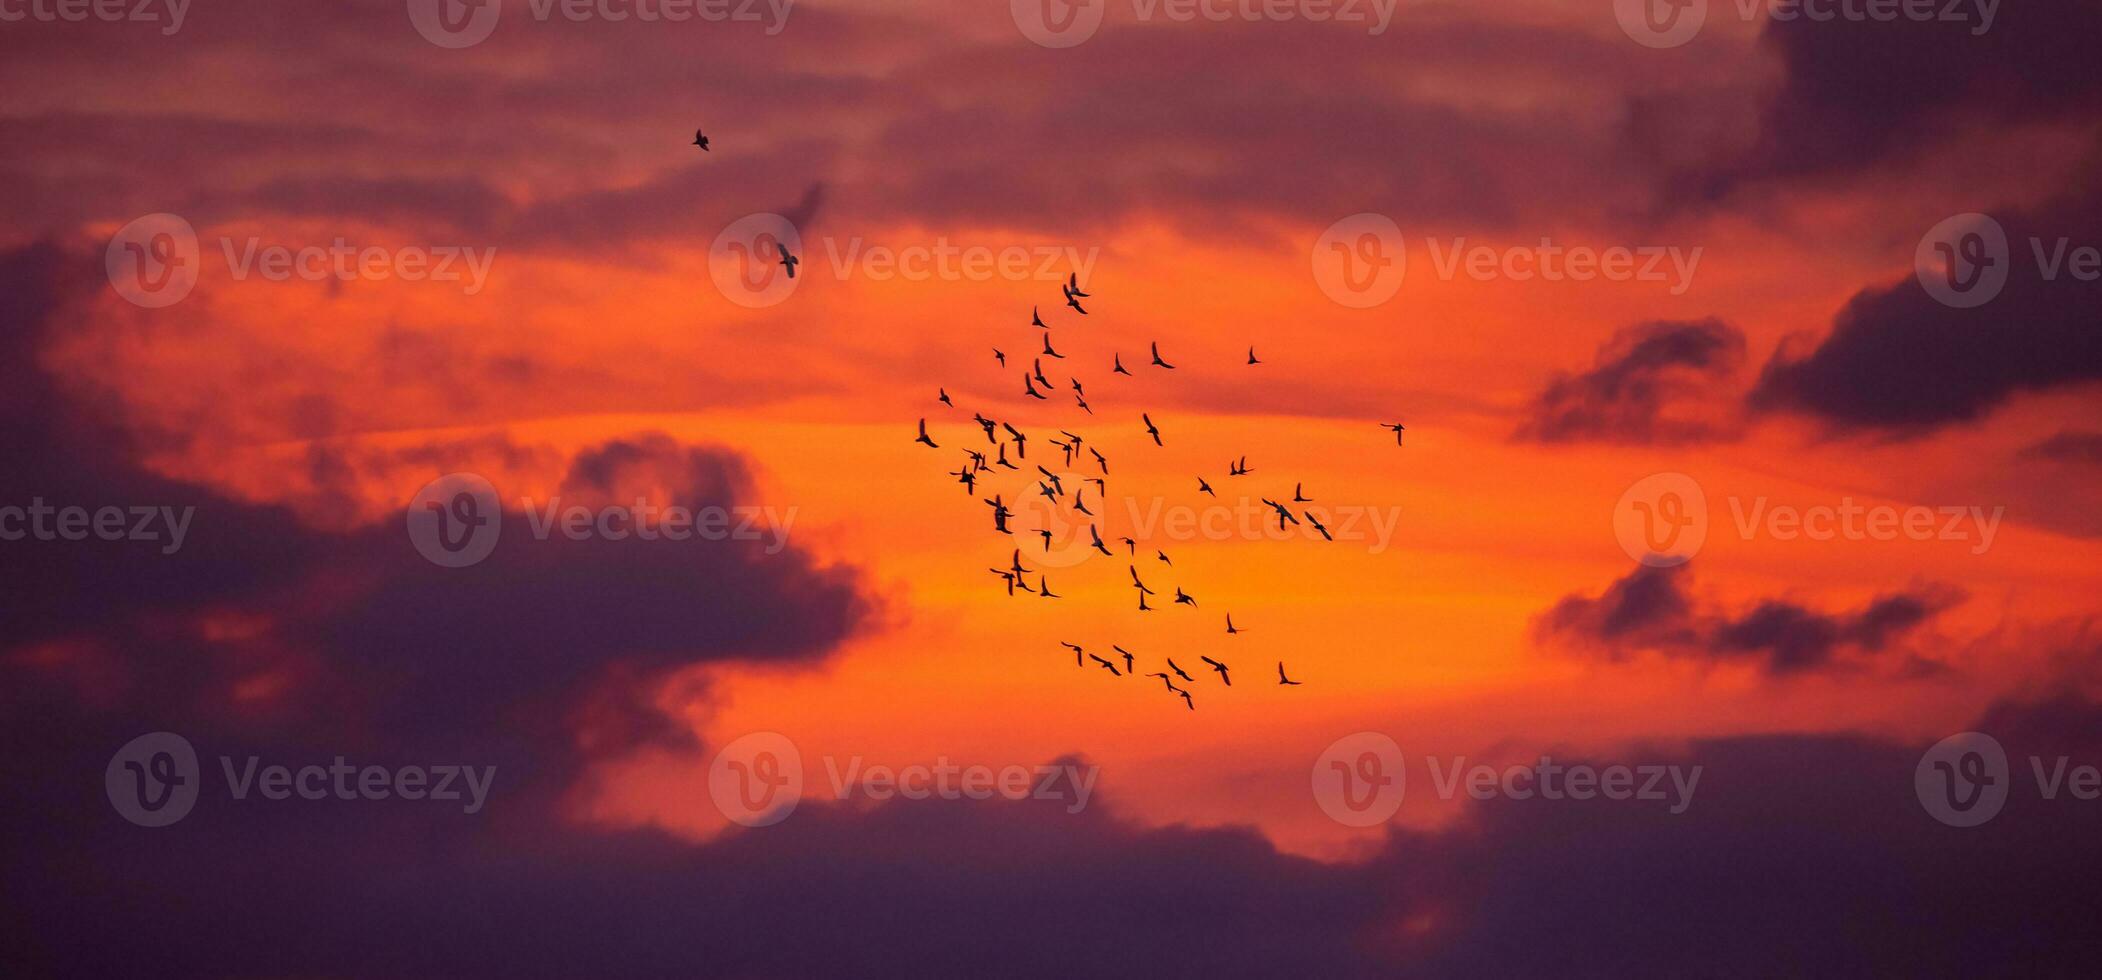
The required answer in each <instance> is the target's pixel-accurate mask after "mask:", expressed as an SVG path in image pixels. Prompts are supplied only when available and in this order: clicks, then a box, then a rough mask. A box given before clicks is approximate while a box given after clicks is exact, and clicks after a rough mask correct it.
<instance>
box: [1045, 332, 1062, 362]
mask: <svg viewBox="0 0 2102 980" xmlns="http://www.w3.org/2000/svg"><path fill="white" fill-rule="evenodd" d="M1044 356H1045V357H1055V358H1058V359H1059V360H1061V361H1063V360H1065V359H1066V356H1065V355H1064V354H1061V353H1059V352H1057V351H1055V350H1052V349H1051V335H1050V334H1048V333H1047V334H1045V335H1044Z"/></svg>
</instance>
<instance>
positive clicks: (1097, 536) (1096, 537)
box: [1087, 524, 1109, 555]
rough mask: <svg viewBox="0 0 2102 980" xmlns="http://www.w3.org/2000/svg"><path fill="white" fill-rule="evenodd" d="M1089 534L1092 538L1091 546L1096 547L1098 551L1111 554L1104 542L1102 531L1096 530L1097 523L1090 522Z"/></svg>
mask: <svg viewBox="0 0 2102 980" xmlns="http://www.w3.org/2000/svg"><path fill="white" fill-rule="evenodd" d="M1087 535H1088V537H1089V538H1090V539H1092V540H1091V541H1090V542H1089V545H1088V546H1089V547H1091V548H1094V549H1095V550H1096V551H1099V552H1102V553H1103V554H1105V555H1106V554H1109V548H1108V546H1106V545H1104V544H1103V543H1102V533H1101V532H1099V531H1097V530H1095V525H1093V524H1090V525H1088V526H1087Z"/></svg>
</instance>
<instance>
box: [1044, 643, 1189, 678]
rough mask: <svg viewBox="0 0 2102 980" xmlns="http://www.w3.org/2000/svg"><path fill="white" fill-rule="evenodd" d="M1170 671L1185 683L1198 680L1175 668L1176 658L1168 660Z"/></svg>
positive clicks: (1179, 668)
mask: <svg viewBox="0 0 2102 980" xmlns="http://www.w3.org/2000/svg"><path fill="white" fill-rule="evenodd" d="M1068 645H1070V644H1068ZM1168 669H1169V670H1172V671H1174V672H1175V676H1177V677H1180V678H1182V679H1183V680H1185V681H1190V680H1195V679H1196V678H1194V677H1191V676H1190V675H1188V674H1186V673H1183V670H1182V668H1181V667H1177V666H1175V658H1174V657H1169V658H1168Z"/></svg>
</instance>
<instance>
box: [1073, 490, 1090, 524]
mask: <svg viewBox="0 0 2102 980" xmlns="http://www.w3.org/2000/svg"><path fill="white" fill-rule="evenodd" d="M1086 489H1087V488H1086V487H1080V488H1079V489H1076V490H1074V491H1073V509H1074V510H1077V511H1079V512H1081V513H1083V514H1086V515H1087V516H1089V517H1093V516H1095V512H1094V511H1091V510H1089V509H1087V502H1086V501H1084V500H1081V499H1080V493H1081V491H1082V490H1086Z"/></svg>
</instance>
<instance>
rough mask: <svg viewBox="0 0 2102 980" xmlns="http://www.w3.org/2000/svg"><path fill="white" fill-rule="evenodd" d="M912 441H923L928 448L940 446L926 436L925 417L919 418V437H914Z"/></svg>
mask: <svg viewBox="0 0 2102 980" xmlns="http://www.w3.org/2000/svg"><path fill="white" fill-rule="evenodd" d="M913 441H914V442H919V443H925V444H926V445H927V447H928V448H930V449H940V448H941V446H939V445H936V444H935V442H934V440H932V439H929V438H927V420H926V419H921V420H920V437H919V438H918V439H914V440H913Z"/></svg>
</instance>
